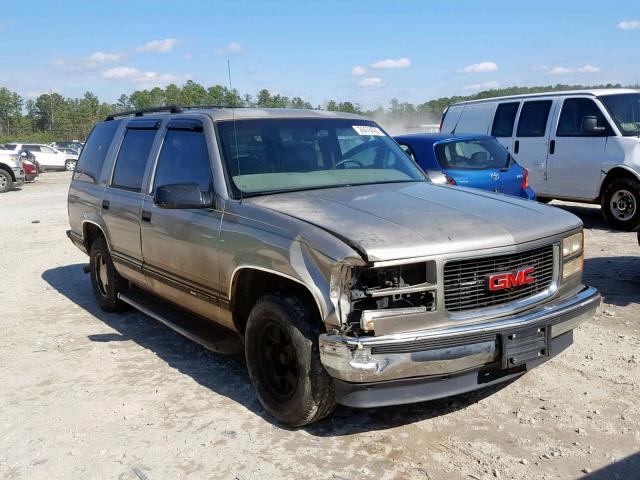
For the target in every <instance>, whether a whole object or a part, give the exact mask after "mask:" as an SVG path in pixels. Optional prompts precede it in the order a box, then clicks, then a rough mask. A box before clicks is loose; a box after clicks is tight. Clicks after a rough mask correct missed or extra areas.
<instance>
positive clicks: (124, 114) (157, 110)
mask: <svg viewBox="0 0 640 480" xmlns="http://www.w3.org/2000/svg"><path fill="white" fill-rule="evenodd" d="M160 112H169V113H180V112H182V108H180V107H178V106H177V105H167V106H164V107H150V108H139V109H137V110H127V111H126V112H119V113H112V114H111V115H109V116H108V117H107V118H105V119H104V121H105V122H108V121H109V120H113V119H115V118H118V117H128V116H130V115H133V116H134V117H142V116H143V115H144V114H145V113H160Z"/></svg>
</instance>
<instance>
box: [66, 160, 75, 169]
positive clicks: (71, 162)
mask: <svg viewBox="0 0 640 480" xmlns="http://www.w3.org/2000/svg"><path fill="white" fill-rule="evenodd" d="M64 169H65V170H66V171H67V172H73V171H74V170H75V169H76V161H75V160H67V161H66V162H64Z"/></svg>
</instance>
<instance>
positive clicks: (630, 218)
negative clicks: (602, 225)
mask: <svg viewBox="0 0 640 480" xmlns="http://www.w3.org/2000/svg"><path fill="white" fill-rule="evenodd" d="M600 205H601V207H602V215H603V216H604V218H605V220H606V221H607V223H608V224H609V225H610V226H611V227H612V228H615V229H616V230H624V231H627V232H630V231H632V230H636V229H637V228H638V226H639V225H640V182H639V181H638V180H636V179H635V178H633V179H632V178H618V179H616V180H614V181H612V182H611V183H610V184H609V185H607V187H606V188H605V190H604V193H603V194H602V199H601V204H600Z"/></svg>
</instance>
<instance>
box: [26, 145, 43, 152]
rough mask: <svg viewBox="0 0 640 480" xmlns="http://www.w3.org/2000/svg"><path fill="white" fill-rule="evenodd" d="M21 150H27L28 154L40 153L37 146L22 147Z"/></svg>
mask: <svg viewBox="0 0 640 480" xmlns="http://www.w3.org/2000/svg"><path fill="white" fill-rule="evenodd" d="M22 148H23V149H24V150H28V151H29V152H39V151H40V146H39V145H23V146H22Z"/></svg>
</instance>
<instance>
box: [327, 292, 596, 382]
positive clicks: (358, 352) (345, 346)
mask: <svg viewBox="0 0 640 480" xmlns="http://www.w3.org/2000/svg"><path fill="white" fill-rule="evenodd" d="M599 304H600V293H599V292H598V290H596V289H595V288H592V287H585V288H584V289H583V290H582V291H580V292H579V293H578V294H576V295H574V296H573V297H570V298H564V299H560V300H557V301H555V302H552V303H548V304H545V305H542V306H539V307H534V308H532V309H530V310H528V311H526V312H524V313H522V314H519V315H517V316H513V317H502V318H500V319H497V320H493V321H487V322H483V323H478V324H471V325H460V326H454V327H446V328H437V329H431V330H422V331H416V332H409V333H401V334H394V335H383V336H378V337H375V336H374V337H360V338H355V337H344V336H340V335H330V334H322V335H320V358H321V360H322V364H323V365H324V368H325V369H326V370H327V372H328V373H329V375H331V376H332V377H333V378H335V379H338V380H342V381H345V382H352V383H372V382H382V381H387V380H397V379H402V378H412V377H425V376H440V375H450V374H455V373H458V372H463V371H468V370H472V369H477V368H481V367H482V366H484V365H487V364H490V363H494V362H496V361H498V360H500V358H501V344H500V339H499V338H500V337H499V335H500V334H501V333H506V332H514V331H518V330H520V329H525V328H530V327H536V326H549V325H550V326H551V337H552V338H556V337H558V336H560V335H562V334H563V333H566V332H568V331H570V330H573V329H574V328H575V327H577V326H578V325H579V324H580V323H582V322H583V321H585V320H588V319H589V318H591V317H592V316H593V314H594V313H595V309H596V307H597V306H598V305H599Z"/></svg>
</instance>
